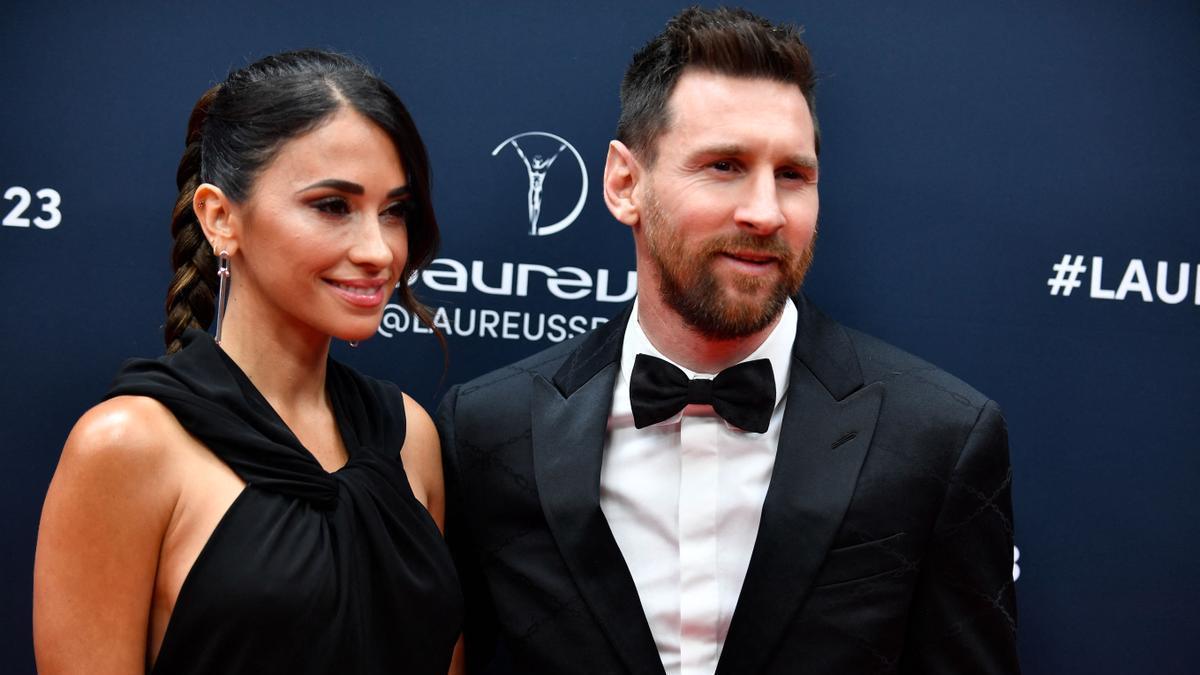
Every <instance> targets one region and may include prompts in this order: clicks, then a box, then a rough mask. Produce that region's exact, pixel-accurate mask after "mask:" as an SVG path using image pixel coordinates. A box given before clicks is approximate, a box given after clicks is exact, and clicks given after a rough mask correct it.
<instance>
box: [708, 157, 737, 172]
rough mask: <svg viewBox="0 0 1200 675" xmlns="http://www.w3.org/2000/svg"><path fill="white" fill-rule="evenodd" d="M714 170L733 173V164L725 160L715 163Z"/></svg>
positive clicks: (713, 164)
mask: <svg viewBox="0 0 1200 675" xmlns="http://www.w3.org/2000/svg"><path fill="white" fill-rule="evenodd" d="M712 168H714V169H716V170H717V171H733V162H730V161H729V160H725V159H723V160H721V161H719V162H713V163H712Z"/></svg>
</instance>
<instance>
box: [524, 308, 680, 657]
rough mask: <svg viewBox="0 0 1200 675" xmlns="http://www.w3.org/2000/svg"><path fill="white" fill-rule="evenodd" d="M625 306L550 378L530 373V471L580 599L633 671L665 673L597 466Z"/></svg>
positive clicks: (618, 355) (601, 449)
mask: <svg viewBox="0 0 1200 675" xmlns="http://www.w3.org/2000/svg"><path fill="white" fill-rule="evenodd" d="M628 316H629V310H628V309H627V310H626V311H625V312H624V313H622V315H621V316H619V317H617V318H614V319H613V320H612V321H610V322H609V323H608V324H606V325H604V326H601V327H600V328H599V329H597V330H596V331H595V332H593V333H592V334H591V335H589V336H588V337H587V338H585V340H584V341H583V342H582V343H581V344H580V346H579V348H578V349H576V350H575V351H574V352H572V353H571V355H570V356H569V357H568V358H567V360H566V362H564V364H563V365H562V367H561V368H560V369H559V371H558V372H557V373H556V374H555V375H554V378H553V380H552V381H551V380H547V379H545V378H544V377H541V376H535V378H534V382H533V393H532V399H531V405H532V410H531V415H532V420H531V422H532V446H533V465H534V475H535V478H536V480H537V487H538V494H539V496H540V499H541V502H542V510H543V513H544V514H545V517H546V523H547V525H548V526H549V528H550V532H551V534H552V536H553V537H554V541H555V544H556V545H557V546H558V550H559V552H560V553H561V555H562V557H563V560H564V561H565V562H566V565H567V569H568V570H570V573H571V576H572V577H573V579H574V581H575V585H576V586H577V587H578V588H579V591H580V594H581V595H582V596H583V599H584V601H585V602H586V603H587V605H588V607H589V608H590V609H591V611H592V613H593V614H594V615H595V617H596V620H597V622H598V623H599V624H600V626H601V627H602V629H603V630H604V633H605V635H606V636H607V638H608V640H609V641H610V642H611V643H612V646H613V648H614V651H616V653H617V654H618V655H619V656H620V658H621V659H622V660H623V661H624V662H625V665H626V667H627V668H628V669H629V671H630V672H633V673H647V674H649V673H654V674H656V675H661V674H662V673H663V668H662V662H661V660H660V659H659V656H658V650H657V648H656V647H655V643H654V636H653V635H652V634H651V632H650V627H649V625H648V624H647V622H646V617H645V615H644V614H643V611H642V605H641V602H640V600H639V599H638V594H637V587H636V586H635V585H634V583H633V577H632V576H631V575H630V573H629V568H628V567H627V566H626V564H625V559H624V557H623V556H622V555H621V550H620V548H619V547H618V546H617V542H616V540H615V539H614V538H613V535H612V531H611V530H610V529H609V527H608V521H606V520H605V519H604V514H603V513H602V512H601V510H600V466H601V461H602V459H603V453H604V439H605V433H606V428H607V425H608V415H609V409H610V408H611V404H612V391H613V386H614V384H615V382H616V377H617V371H618V368H619V357H620V346H621V342H622V339H623V337H624V331H625V324H626V320H627V319H628Z"/></svg>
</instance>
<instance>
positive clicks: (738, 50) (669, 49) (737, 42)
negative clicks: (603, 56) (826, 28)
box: [617, 7, 821, 164]
mask: <svg viewBox="0 0 1200 675" xmlns="http://www.w3.org/2000/svg"><path fill="white" fill-rule="evenodd" d="M688 69H695V70H705V71H709V72H713V73H718V74H721V75H731V76H734V77H746V78H767V79H771V80H775V81H778V82H786V83H790V84H795V85H796V86H797V87H799V88H800V93H801V94H803V95H804V99H805V101H807V102H808V111H809V113H811V114H812V117H813V130H814V131H816V129H817V112H816V107H815V106H814V103H813V88H814V86H815V85H816V74H815V73H814V72H813V65H812V58H811V57H810V56H809V53H808V47H807V46H806V45H805V44H804V41H803V40H801V39H800V29H799V28H797V27H796V26H793V25H790V24H779V25H777V24H773V23H771V22H770V21H767V20H766V19H764V18H762V17H760V16H757V15H755V14H752V13H750V12H748V11H746V10H744V9H737V8H733V9H730V8H724V7H723V8H720V9H704V8H701V7H689V8H688V9H685V10H683V11H682V12H680V13H679V14H678V15H676V16H675V17H674V18H673V19H671V20H670V21H668V22H667V26H666V28H664V29H663V32H662V33H660V34H659V35H657V36H656V37H654V39H652V40H650V42H648V43H646V45H645V46H644V47H642V48H641V49H640V50H639V51H638V52H637V53H636V54H634V56H633V61H632V62H631V63H630V64H629V68H628V69H627V70H626V71H625V78H624V80H622V82H621V119H620V121H619V122H618V123H617V140H619V141H621V142H622V143H624V144H625V145H627V146H629V148H630V149H632V150H633V151H634V152H635V153H637V154H638V155H639V156H641V157H642V158H643V159H644V160H645V161H647V162H649V163H651V164H653V163H654V159H655V156H656V148H655V142H656V141H657V140H658V137H659V136H660V135H662V133H663V131H665V130H666V128H667V125H668V124H669V123H670V110H668V108H667V101H668V99H670V97H671V92H672V91H674V89H675V84H676V83H677V82H678V81H679V77H680V76H681V75H682V74H683V73H684V72H685V71H686V70H688ZM815 140H816V148H817V150H818V152H819V151H820V147H821V146H820V133H819V132H818V133H817V137H816V139H815Z"/></svg>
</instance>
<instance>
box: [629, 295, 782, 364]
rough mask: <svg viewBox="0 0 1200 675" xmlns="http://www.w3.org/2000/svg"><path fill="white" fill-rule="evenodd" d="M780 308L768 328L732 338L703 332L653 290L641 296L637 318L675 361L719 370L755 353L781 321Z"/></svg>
mask: <svg viewBox="0 0 1200 675" xmlns="http://www.w3.org/2000/svg"><path fill="white" fill-rule="evenodd" d="M782 316H783V313H782V312H781V313H780V314H779V316H776V317H775V319H774V320H772V321H771V323H770V324H768V325H767V326H766V327H765V328H762V329H761V330H759V331H757V332H755V333H751V334H750V335H745V336H742V337H736V338H730V339H716V338H713V337H710V336H707V335H704V334H703V333H701V332H700V331H698V330H697V329H696V328H695V327H694V326H692V325H691V324H689V323H688V322H687V321H685V320H684V319H683V317H682V316H680V315H679V313H678V312H676V311H675V310H674V309H671V308H670V307H668V306H667V305H666V303H664V302H663V300H662V298H660V297H656V296H655V295H654V294H646V295H644V296H639V297H638V307H637V317H636V318H637V321H638V324H639V325H640V326H641V328H642V332H643V333H645V334H646V339H647V340H649V341H650V344H652V345H654V348H655V349H657V350H658V351H659V352H661V353H662V355H663V356H665V357H667V358H668V359H670V360H671V361H672V362H674V363H676V364H678V365H680V366H683V367H684V368H687V369H688V370H691V371H693V372H697V373H717V372H720V371H721V370H723V369H725V368H728V367H729V366H732V365H734V364H736V363H739V362H741V361H742V360H743V359H745V358H746V357H747V356H750V355H751V354H753V353H754V350H756V349H758V348H759V347H760V346H762V344H763V343H764V342H766V340H767V337H769V336H770V335H771V331H772V330H774V329H775V326H776V325H778V323H779V319H780V317H782Z"/></svg>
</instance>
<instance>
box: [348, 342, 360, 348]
mask: <svg viewBox="0 0 1200 675" xmlns="http://www.w3.org/2000/svg"><path fill="white" fill-rule="evenodd" d="M347 344H349V345H350V346H351V347H357V346H358V340H351V341H350V342H348V343H347Z"/></svg>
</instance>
